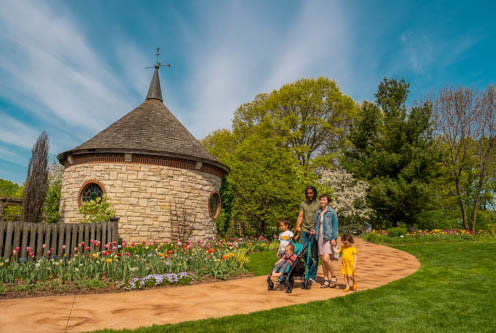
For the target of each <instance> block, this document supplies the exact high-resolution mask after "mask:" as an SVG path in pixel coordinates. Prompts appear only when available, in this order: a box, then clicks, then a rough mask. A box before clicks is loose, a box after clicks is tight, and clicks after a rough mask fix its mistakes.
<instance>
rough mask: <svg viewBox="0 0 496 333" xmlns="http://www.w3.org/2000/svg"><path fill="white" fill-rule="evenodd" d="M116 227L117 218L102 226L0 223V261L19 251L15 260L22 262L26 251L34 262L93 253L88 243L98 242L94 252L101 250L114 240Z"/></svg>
mask: <svg viewBox="0 0 496 333" xmlns="http://www.w3.org/2000/svg"><path fill="white" fill-rule="evenodd" d="M118 225H119V223H118V218H117V219H113V220H112V221H110V222H102V223H53V224H52V223H26V222H0V257H3V258H10V257H12V256H13V250H15V249H16V248H19V249H20V251H19V253H17V254H16V256H17V257H19V258H25V257H26V256H27V255H29V254H28V253H27V248H28V247H29V248H30V250H31V252H32V253H33V256H36V258H40V257H53V256H57V257H59V258H60V257H64V256H72V255H74V254H75V253H76V252H78V251H82V250H84V247H86V246H90V247H91V251H93V250H95V246H94V244H92V242H91V240H95V241H99V242H100V243H101V245H100V247H99V248H98V249H97V250H101V249H102V246H103V245H104V244H107V243H109V242H113V241H117V240H118V237H119V236H118V235H119V232H118ZM81 242H84V243H85V245H84V247H80V244H81ZM78 247H79V248H78ZM75 248H78V249H77V251H75Z"/></svg>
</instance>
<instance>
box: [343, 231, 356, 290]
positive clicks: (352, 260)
mask: <svg viewBox="0 0 496 333" xmlns="http://www.w3.org/2000/svg"><path fill="white" fill-rule="evenodd" d="M341 245H342V246H341V273H342V274H343V275H344V276H345V280H346V288H344V291H345V292H346V291H350V289H351V290H353V291H355V290H357V289H358V286H357V282H356V272H355V269H356V263H357V250H356V248H355V246H353V237H351V235H350V234H344V235H343V236H341ZM350 282H351V283H350Z"/></svg>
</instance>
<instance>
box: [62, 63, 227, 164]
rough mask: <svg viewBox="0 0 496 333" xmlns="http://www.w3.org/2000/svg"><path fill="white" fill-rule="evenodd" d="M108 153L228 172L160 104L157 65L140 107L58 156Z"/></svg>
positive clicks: (63, 160)
mask: <svg viewBox="0 0 496 333" xmlns="http://www.w3.org/2000/svg"><path fill="white" fill-rule="evenodd" d="M110 152H126V153H136V154H151V155H159V156H171V157H177V158H182V159H187V160H193V161H200V162H207V163H209V164H212V165H215V166H217V167H219V168H221V169H222V170H224V171H228V168H227V167H226V166H224V165H223V164H221V163H219V162H218V161H217V160H216V159H215V158H213V157H212V156H211V155H210V154H209V153H208V152H207V151H206V149H205V148H203V146H202V145H201V144H200V143H199V142H198V141H197V140H196V139H195V137H194V136H193V135H192V134H191V133H190V132H189V131H188V130H187V129H186V128H185V127H184V126H183V125H182V124H181V122H179V120H177V118H176V117H175V116H174V115H173V114H172V113H171V112H170V111H169V110H168V109H167V107H166V106H165V105H164V104H163V102H162V93H161V90H160V80H159V78H158V68H156V69H155V72H154V75H153V79H152V82H151V84H150V89H149V91H148V96H147V99H146V100H145V101H144V102H143V103H142V104H141V105H140V106H138V107H137V108H136V109H134V110H133V111H131V112H129V113H128V114H126V115H125V116H124V117H122V118H121V119H119V120H117V121H116V122H115V123H113V124H112V125H110V126H109V127H107V128H106V129H104V130H103V131H101V132H100V133H98V134H97V135H95V136H94V137H93V138H91V139H89V140H88V141H86V142H85V143H83V144H82V145H80V146H77V147H76V148H74V149H72V150H70V151H67V152H64V153H62V154H60V155H59V156H58V158H59V160H60V162H61V163H62V164H64V163H65V160H66V159H67V157H68V156H69V155H73V154H75V155H78V154H86V153H110Z"/></svg>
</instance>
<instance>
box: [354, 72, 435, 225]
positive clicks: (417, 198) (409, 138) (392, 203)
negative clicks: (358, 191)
mask: <svg viewBox="0 0 496 333" xmlns="http://www.w3.org/2000/svg"><path fill="white" fill-rule="evenodd" d="M408 93H409V84H408V83H406V82H405V81H404V80H401V81H397V80H394V79H392V80H389V79H387V78H385V79H384V80H383V81H382V82H381V83H380V84H379V86H378V90H377V93H376V94H375V96H376V100H377V104H373V103H369V102H365V103H363V104H362V107H361V113H360V115H359V117H358V119H357V121H356V122H355V123H354V124H353V126H352V129H351V132H350V135H349V139H350V141H351V142H352V144H353V146H352V148H351V149H349V150H348V151H347V152H346V157H345V160H344V164H345V165H346V167H347V169H348V170H349V171H351V172H352V173H353V174H354V175H355V176H357V177H359V178H362V179H365V180H367V181H368V182H369V184H370V189H369V193H368V200H369V206H370V207H371V208H373V209H374V210H375V218H374V220H373V223H374V224H375V225H376V226H379V227H388V226H391V225H395V224H399V223H406V224H408V225H413V224H419V223H420V222H421V217H422V216H423V215H424V214H425V213H426V212H427V211H430V210H433V209H435V205H434V196H433V194H434V192H435V191H434V190H433V180H434V179H435V178H436V177H437V175H438V153H437V151H436V149H435V147H434V141H433V136H432V125H431V110H432V106H431V104H430V103H424V104H422V105H417V106H414V107H412V108H411V109H410V111H409V112H408V110H407V107H406V100H407V98H408Z"/></svg>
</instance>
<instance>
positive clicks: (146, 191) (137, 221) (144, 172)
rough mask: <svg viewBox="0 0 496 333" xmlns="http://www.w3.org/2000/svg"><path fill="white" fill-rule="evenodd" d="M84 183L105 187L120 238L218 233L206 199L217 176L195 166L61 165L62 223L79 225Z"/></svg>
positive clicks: (217, 183)
mask: <svg viewBox="0 0 496 333" xmlns="http://www.w3.org/2000/svg"><path fill="white" fill-rule="evenodd" d="M88 181H96V182H98V183H100V184H101V185H103V187H104V191H105V194H106V195H107V197H108V199H109V201H110V203H111V207H112V208H113V209H115V211H116V215H117V216H119V217H120V221H119V237H121V238H123V239H125V240H126V241H128V242H140V241H147V242H149V241H160V242H164V241H171V240H177V239H181V238H188V239H191V240H198V239H205V238H209V237H215V236H216V227H215V221H214V220H213V219H211V218H210V215H209V211H208V200H209V197H210V194H211V193H212V192H213V191H218V190H219V188H220V185H221V179H220V178H219V177H217V176H215V175H212V174H207V173H204V172H201V171H196V170H187V169H179V168H172V167H167V166H160V165H142V164H133V163H88V164H78V165H72V166H68V167H66V168H65V171H64V178H63V183H62V194H61V204H60V210H61V216H62V218H61V219H62V222H65V223H79V222H81V221H82V215H81V214H80V213H79V191H80V190H81V188H82V186H83V185H84V184H85V183H86V182H88Z"/></svg>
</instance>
